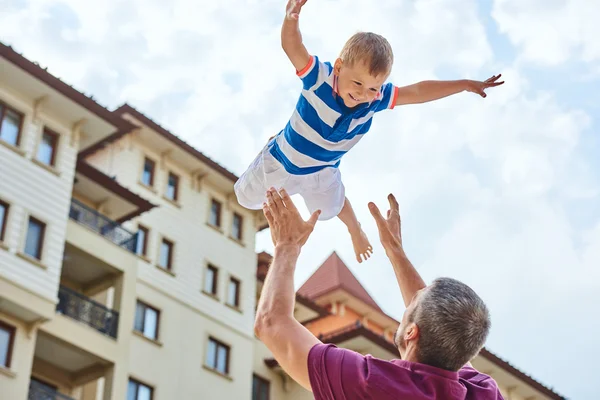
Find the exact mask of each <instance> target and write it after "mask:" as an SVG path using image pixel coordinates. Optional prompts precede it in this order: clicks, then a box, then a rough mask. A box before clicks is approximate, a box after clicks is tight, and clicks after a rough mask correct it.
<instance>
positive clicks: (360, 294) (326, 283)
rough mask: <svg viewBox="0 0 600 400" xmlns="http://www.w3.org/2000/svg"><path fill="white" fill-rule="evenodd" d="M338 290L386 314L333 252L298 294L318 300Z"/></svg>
mask: <svg viewBox="0 0 600 400" xmlns="http://www.w3.org/2000/svg"><path fill="white" fill-rule="evenodd" d="M336 289H343V290H345V291H346V292H348V294H351V295H353V296H354V297H356V298H357V299H359V300H361V301H362V302H363V303H365V304H367V305H369V306H371V307H373V308H374V309H375V310H377V311H379V312H381V313H383V314H385V313H384V312H383V310H381V308H379V306H378V305H377V303H376V302H375V300H373V298H372V297H371V295H370V294H369V293H368V292H367V291H366V289H365V288H364V287H363V286H362V285H361V284H360V282H359V281H358V280H357V279H356V278H355V277H354V275H353V274H352V272H350V270H349V269H348V267H347V266H346V264H344V262H343V261H342V260H341V258H340V257H339V256H338V254H337V253H336V252H333V253H332V254H331V255H330V256H329V258H327V260H325V262H324V263H323V264H322V265H321V266H320V267H319V268H318V269H317V270H316V271H315V272H314V274H313V275H312V276H311V277H310V278H308V280H307V281H306V282H305V283H304V284H303V285H302V287H300V289H298V293H300V294H301V295H303V296H305V297H308V298H309V299H313V300H316V299H317V298H319V297H320V296H322V295H325V294H327V293H330V292H332V291H334V290H336Z"/></svg>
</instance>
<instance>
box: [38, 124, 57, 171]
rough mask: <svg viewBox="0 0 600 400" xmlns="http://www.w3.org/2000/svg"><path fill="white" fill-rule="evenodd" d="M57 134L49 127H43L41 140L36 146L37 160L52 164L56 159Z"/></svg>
mask: <svg viewBox="0 0 600 400" xmlns="http://www.w3.org/2000/svg"><path fill="white" fill-rule="evenodd" d="M58 137H59V136H58V134H57V133H55V132H52V131H51V130H49V129H44V133H43V134H42V140H41V141H40V146H39V147H38V153H37V160H38V161H40V162H42V163H44V164H46V165H51V166H54V163H55V161H56V149H57V145H58Z"/></svg>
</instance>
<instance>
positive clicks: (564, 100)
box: [0, 0, 600, 399]
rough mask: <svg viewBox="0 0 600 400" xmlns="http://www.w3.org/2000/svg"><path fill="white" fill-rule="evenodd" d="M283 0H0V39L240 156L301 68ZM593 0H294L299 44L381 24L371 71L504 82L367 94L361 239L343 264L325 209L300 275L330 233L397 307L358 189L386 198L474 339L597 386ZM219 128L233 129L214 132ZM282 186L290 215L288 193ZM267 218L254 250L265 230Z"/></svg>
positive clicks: (544, 375)
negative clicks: (382, 64) (377, 100)
mask: <svg viewBox="0 0 600 400" xmlns="http://www.w3.org/2000/svg"><path fill="white" fill-rule="evenodd" d="M285 5H286V2H285V1H283V0H219V1H208V0H200V1H193V0H172V1H169V2H165V1H158V0H144V1H142V0H105V1H102V2H93V5H92V3H90V2H84V1H80V0H29V1H28V0H0V10H2V12H1V13H0V41H2V42H3V43H5V44H10V45H12V46H13V47H14V48H15V49H16V50H17V51H19V52H20V53H22V54H23V55H24V56H25V57H27V58H28V59H30V60H33V61H36V62H39V63H40V64H41V65H43V66H45V67H48V70H49V71H50V72H51V73H52V74H54V75H56V76H58V77H60V78H62V79H63V80H65V81H67V82H68V83H70V84H72V85H74V86H75V87H76V88H78V89H80V90H82V91H83V92H85V93H86V94H88V95H93V96H94V98H95V99H96V100H97V101H98V102H100V103H101V104H103V105H105V106H107V107H109V108H110V109H114V108H116V107H118V106H119V105H121V104H123V103H125V102H127V103H129V104H130V105H132V106H134V107H136V108H137V109H139V110H140V111H142V112H143V113H145V114H146V115H148V116H150V117H151V118H153V119H154V120H155V121H157V122H159V123H160V124H161V125H163V126H164V127H166V128H167V129H169V130H171V131H172V132H174V133H175V134H177V135H178V136H180V137H182V138H183V139H185V140H186V141H188V142H189V143H191V144H192V145H194V146H195V147H196V148H198V149H199V150H201V151H203V152H205V153H206V154H207V155H209V156H210V157H212V158H213V159H215V160H217V161H218V162H219V163H221V164H223V165H225V166H226V167H227V168H228V169H230V170H231V171H233V172H235V173H237V174H238V175H239V174H241V173H242V172H243V171H244V169H245V168H246V167H247V166H248V165H249V164H250V162H251V161H252V159H253V158H254V156H255V155H256V154H257V152H258V151H259V150H260V149H261V148H262V147H263V146H264V144H265V143H266V141H267V139H268V138H269V137H270V136H272V135H273V134H275V133H277V132H279V130H281V129H282V128H283V127H284V125H285V123H286V122H287V120H288V118H289V117H290V116H291V113H292V110H293V109H294V105H295V103H296V101H297V99H298V96H299V91H300V89H301V84H300V81H299V79H298V78H297V77H296V76H295V71H294V69H293V67H292V65H291V63H290V62H289V60H288V59H287V58H286V56H285V54H284V53H283V51H282V49H281V45H280V36H279V34H280V27H281V21H282V18H283V16H284V11H285ZM598 15H600V2H598V1H591V0H481V1H477V0H379V1H377V2H371V1H369V2H367V1H360V0H321V1H317V0H309V1H308V2H307V4H306V6H305V7H304V9H303V11H302V13H301V20H300V21H301V22H300V24H301V29H302V33H303V38H304V43H305V45H306V47H307V48H308V50H309V52H310V53H311V54H315V55H318V56H319V57H320V58H321V59H323V60H329V61H334V60H335V58H336V57H337V56H338V54H339V51H340V50H341V48H342V46H343V44H344V42H345V41H346V40H347V39H348V37H350V36H351V35H352V34H353V33H355V32H357V31H374V32H377V33H380V34H382V35H384V36H385V37H387V38H388V40H389V41H390V43H391V44H392V47H393V49H394V55H395V64H394V68H393V71H392V74H391V76H390V81H392V82H394V83H395V84H397V85H399V86H402V85H407V84H411V83H415V82H418V81H421V80H429V79H478V80H484V79H486V78H488V77H490V76H492V75H494V74H498V73H501V74H502V76H503V79H504V80H505V82H506V83H505V84H504V85H503V86H501V87H499V88H495V89H490V90H488V96H487V98H485V99H482V98H481V97H479V96H477V95H475V94H472V93H461V94H458V95H455V96H451V97H448V98H446V99H443V100H440V101H436V102H431V103H427V104H421V105H411V106H404V107H398V108H396V109H395V110H393V111H388V112H384V113H379V114H378V115H377V116H376V117H375V120H374V123H373V127H372V129H371V131H370V132H369V133H368V134H367V135H366V136H365V138H364V139H363V140H362V141H361V142H360V143H359V144H358V145H357V146H356V147H355V148H354V149H352V151H351V152H349V153H348V154H347V155H346V156H345V157H344V159H343V160H342V164H341V166H340V170H341V172H342V177H343V181H344V184H345V186H346V192H347V195H348V197H349V199H350V201H351V203H352V204H353V206H354V209H355V211H356V213H357V215H358V218H359V220H360V222H361V224H362V226H363V228H364V230H365V232H366V233H367V235H368V236H369V237H370V239H371V242H372V244H373V245H374V255H373V257H372V258H371V259H370V260H369V261H368V262H366V263H363V264H358V263H357V262H356V261H355V259H354V255H353V251H352V246H351V242H350V238H349V235H348V233H347V231H346V230H345V227H344V226H343V224H342V223H341V222H340V221H339V220H336V219H334V220H330V221H326V222H320V223H318V224H317V226H316V228H315V231H314V233H313V235H312V236H311V238H310V240H309V242H308V243H307V244H306V246H305V247H304V250H303V254H302V255H301V258H300V262H299V265H298V269H297V273H296V277H295V283H296V286H297V287H299V286H300V285H301V284H302V283H303V282H304V281H305V280H306V279H307V278H308V277H309V276H310V275H311V274H312V273H313V272H314V270H315V269H316V268H317V267H318V266H319V265H320V264H321V263H322V262H323V261H324V260H325V259H326V258H327V256H329V255H330V254H331V252H333V251H337V252H338V254H339V255H340V256H341V257H342V259H343V260H344V261H345V262H346V264H347V265H348V267H349V268H350V270H351V271H352V272H353V273H354V274H355V275H356V276H357V277H358V279H359V280H360V281H361V282H362V283H363V285H364V286H365V288H366V289H367V290H368V291H369V293H371V294H372V296H373V298H374V299H375V300H376V301H377V302H378V303H379V304H380V305H381V307H382V308H383V310H385V311H386V312H387V313H388V314H390V315H391V316H393V317H395V318H397V319H398V320H399V319H401V317H402V313H403V311H404V306H403V304H402V300H401V296H400V293H399V290H398V287H397V284H396V282H395V278H394V274H393V271H392V268H391V266H390V264H389V262H388V260H387V259H386V257H385V254H384V252H383V250H382V248H381V245H380V244H379V242H378V235H377V230H376V226H375V223H374V221H373V220H372V217H371V216H370V214H369V211H368V208H367V203H368V202H369V201H374V202H376V203H377V204H378V205H379V206H380V208H386V207H387V200H386V196H387V194H388V193H394V194H395V195H396V197H397V198H398V201H399V203H400V210H401V215H402V221H403V222H402V223H403V238H404V246H405V250H406V252H407V254H408V255H409V257H410V258H411V260H412V262H413V264H414V265H415V266H416V267H417V268H418V270H419V271H420V272H421V274H422V275H423V277H424V279H425V281H426V282H431V281H432V280H433V279H434V278H436V277H439V276H450V277H454V278H457V279H460V280H462V281H463V282H465V283H467V284H468V285H470V286H471V287H472V288H474V289H475V290H476V291H477V293H479V295H480V296H481V297H482V298H483V299H484V301H485V302H486V303H487V305H488V307H489V309H490V312H491V317H492V331H491V334H490V336H489V339H488V342H487V344H486V347H487V348H488V349H489V350H490V351H492V352H494V353H496V354H497V355H499V356H500V357H502V358H503V359H506V360H508V361H509V362H510V363H511V364H513V365H514V366H516V367H517V368H519V369H521V370H523V371H524V372H526V373H527V374H530V375H532V376H533V377H534V378H536V379H537V380H539V381H541V382H542V383H544V384H546V385H548V386H550V387H553V388H554V389H555V390H556V391H558V392H559V393H561V394H563V395H565V396H567V397H569V398H573V399H591V398H593V397H594V395H596V396H597V389H596V388H595V382H596V380H597V378H596V370H597V366H596V362H597V361H596V360H597V359H599V358H600V345H598V338H599V337H600V318H598V315H599V314H598V306H599V305H600V135H598V133H599V132H600V41H599V40H597V38H598V37H600V24H598V23H597V21H596V19H597V16H598ZM232 143H235V145H234V146H232ZM294 199H295V201H296V204H297V205H298V206H299V207H300V208H301V210H302V212H303V215H304V216H305V217H307V216H308V215H307V213H306V210H305V208H304V207H303V203H302V199H301V198H298V197H295V198H294ZM269 239H270V238H269V233H268V232H263V233H261V234H259V235H258V237H257V247H256V249H257V251H261V250H267V251H271V250H272V245H271V244H270V241H269Z"/></svg>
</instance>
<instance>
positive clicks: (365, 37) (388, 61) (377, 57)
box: [340, 32, 394, 76]
mask: <svg viewBox="0 0 600 400" xmlns="http://www.w3.org/2000/svg"><path fill="white" fill-rule="evenodd" d="M340 58H341V59H342V61H343V62H344V63H347V64H348V65H350V66H353V65H355V64H356V62H357V61H362V62H364V63H365V64H366V65H367V66H368V68H369V73H370V74H371V75H373V76H379V75H381V74H386V75H387V74H389V73H390V71H391V70H392V64H393V63H394V53H393V51H392V46H390V43H389V42H388V41H387V39H386V38H384V37H383V36H381V35H378V34H376V33H372V32H359V33H356V34H354V35H352V37H351V38H350V39H348V41H347V42H346V44H345V45H344V48H343V49H342V52H341V54H340Z"/></svg>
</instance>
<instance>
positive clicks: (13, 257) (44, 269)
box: [0, 87, 76, 301]
mask: <svg viewBox="0 0 600 400" xmlns="http://www.w3.org/2000/svg"><path fill="white" fill-rule="evenodd" d="M0 100H1V101H3V102H4V103H6V104H8V105H9V106H10V107H12V108H14V109H15V110H17V111H20V112H21V113H23V114H24V115H25V117H24V122H23V125H22V130H21V138H20V145H19V148H18V149H17V150H15V149H12V148H10V146H7V145H2V144H0V160H2V162H0V177H1V179H0V199H2V200H4V201H5V202H8V203H9V204H10V211H9V215H8V226H7V230H6V233H5V234H6V237H5V244H6V245H7V246H8V248H9V251H1V250H0V274H2V276H4V277H6V278H8V279H10V280H11V281H13V282H15V283H17V284H18V285H20V286H22V287H24V288H26V289H27V290H30V291H33V292H35V293H37V294H39V295H41V296H43V297H45V298H47V299H48V300H50V301H54V300H55V299H56V293H57V287H58V281H59V277H60V269H61V264H62V254H63V248H64V240H65V230H66V223H67V215H68V210H69V204H70V198H71V188H72V182H73V175H74V165H75V159H76V148H75V147H73V146H71V143H70V128H69V125H68V124H67V123H66V122H64V121H58V120H55V119H53V118H52V116H49V115H46V114H44V113H43V111H42V112H40V113H39V116H38V117H37V118H34V117H33V107H32V104H33V101H32V100H31V99H25V98H23V97H21V96H17V95H15V94H13V93H10V92H8V91H7V90H6V89H5V88H3V87H0ZM44 126H48V127H49V128H51V129H52V130H53V131H55V132H56V133H59V134H60V138H59V140H58V150H57V155H56V167H55V168H47V167H44V166H42V165H40V164H39V163H36V161H35V158H36V153H37V147H38V143H39V141H40V138H41V135H42V130H43V127H44ZM48 204H52V207H48ZM30 216H32V217H35V218H37V219H39V220H40V221H42V222H44V223H45V224H46V232H45V238H44V245H43V250H42V259H41V262H37V261H34V262H32V261H30V260H29V259H28V258H27V257H22V256H20V255H21V254H22V253H23V249H24V246H25V237H26V232H27V223H28V219H29V217H30Z"/></svg>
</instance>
